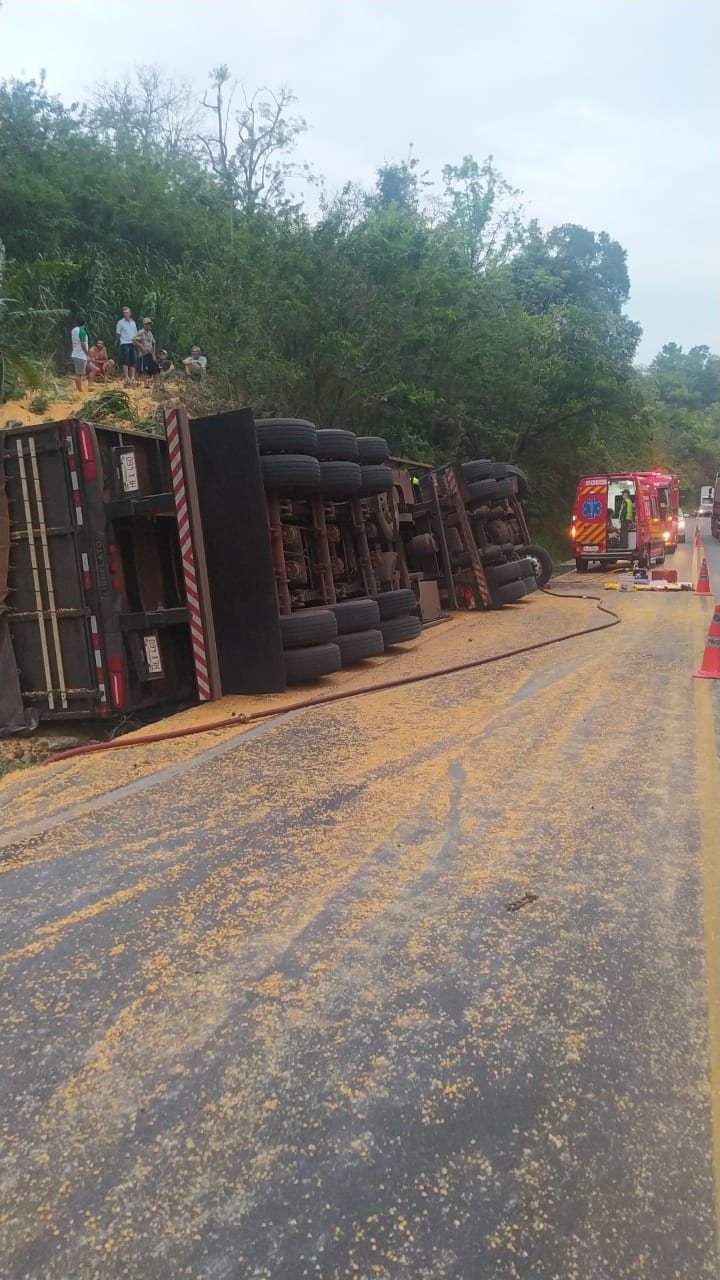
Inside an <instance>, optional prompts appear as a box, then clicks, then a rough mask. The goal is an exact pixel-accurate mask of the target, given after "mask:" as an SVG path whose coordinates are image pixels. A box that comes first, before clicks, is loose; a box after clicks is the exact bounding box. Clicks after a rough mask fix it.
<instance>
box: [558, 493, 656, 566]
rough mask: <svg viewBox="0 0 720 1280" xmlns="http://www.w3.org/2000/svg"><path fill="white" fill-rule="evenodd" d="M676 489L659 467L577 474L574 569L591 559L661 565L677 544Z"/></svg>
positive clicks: (605, 562) (602, 561)
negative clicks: (591, 474) (656, 468)
mask: <svg viewBox="0 0 720 1280" xmlns="http://www.w3.org/2000/svg"><path fill="white" fill-rule="evenodd" d="M679 500H680V492H679V485H678V480H677V477H676V476H672V475H669V474H668V473H666V472H662V471H645V472H641V471H632V472H618V473H615V474H611V475H593V476H583V478H582V479H581V480H580V482H579V483H578V487H577V492H576V494H575V506H574V508H573V522H572V529H571V531H570V536H571V539H572V547H573V555H574V557H575V564H576V567H577V569H578V572H579V573H586V572H587V570H588V568H589V566H590V564H591V562H593V561H594V562H597V563H600V564H614V563H615V562H617V561H627V562H628V563H629V564H638V565H640V566H641V567H649V566H650V565H651V564H653V563H656V564H662V563H663V561H664V559H665V555H666V553H668V554H673V553H674V552H675V550H676V548H677V533H678V509H679Z"/></svg>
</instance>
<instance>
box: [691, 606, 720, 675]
mask: <svg viewBox="0 0 720 1280" xmlns="http://www.w3.org/2000/svg"><path fill="white" fill-rule="evenodd" d="M695 677H696V679H700V680H720V605H717V604H716V605H715V611H714V613H713V616H712V622H711V623H710V626H709V628H708V633H707V639H706V641H705V651H704V653H703V658H702V662H701V664H700V666H699V667H698V669H697V671H696V672H695Z"/></svg>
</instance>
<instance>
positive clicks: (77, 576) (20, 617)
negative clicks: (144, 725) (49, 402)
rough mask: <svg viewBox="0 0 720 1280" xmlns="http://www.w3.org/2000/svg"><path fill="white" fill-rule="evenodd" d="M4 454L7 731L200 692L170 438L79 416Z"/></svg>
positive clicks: (16, 441)
mask: <svg viewBox="0 0 720 1280" xmlns="http://www.w3.org/2000/svg"><path fill="white" fill-rule="evenodd" d="M0 464H1V465H0V475H1V477H2V481H1V484H2V488H1V491H0V495H1V496H0V531H1V532H0V541H2V543H3V553H2V557H1V558H0V575H1V576H0V610H1V611H2V612H1V613H0V619H1V620H0V631H1V634H2V646H1V648H0V654H1V655H2V656H1V663H2V665H1V667H0V688H2V690H3V691H4V693H5V698H4V701H8V702H10V701H11V700H12V703H13V706H12V708H11V707H9V706H8V707H5V706H4V705H3V711H2V714H1V715H0V732H2V731H3V730H4V731H5V732H8V731H12V729H13V728H20V727H22V726H23V725H25V724H30V725H33V724H35V723H37V722H38V720H39V719H47V718H54V717H57V718H63V719H78V718H83V717H107V716H111V715H114V716H118V715H124V714H127V713H128V712H129V711H131V710H136V709H139V708H142V707H149V706H151V705H152V704H154V703H161V702H163V701H167V700H168V699H170V698H176V697H178V696H179V697H182V696H183V695H184V696H192V692H193V685H194V680H193V670H192V660H191V652H190V644H189V638H188V629H187V610H186V606H185V599H184V592H183V587H182V577H181V573H180V562H179V556H178V550H177V536H176V522H175V512H174V500H173V495H172V488H171V485H170V482H169V472H168V465H167V449H166V446H165V442H164V441H161V440H158V439H156V438H154V437H152V436H145V435H142V436H141V435H139V434H138V433H134V432H132V433H131V432H123V431H119V430H117V429H111V428H107V427H99V426H98V427H94V426H92V425H91V424H89V423H86V422H79V421H75V420H70V419H68V420H67V421H64V422H57V423H52V424H43V425H42V426H40V425H39V426H29V427H22V428H19V427H18V428H13V429H11V430H7V431H4V432H0ZM3 597H4V598H3ZM19 706H22V708H23V711H22V714H18V708H19Z"/></svg>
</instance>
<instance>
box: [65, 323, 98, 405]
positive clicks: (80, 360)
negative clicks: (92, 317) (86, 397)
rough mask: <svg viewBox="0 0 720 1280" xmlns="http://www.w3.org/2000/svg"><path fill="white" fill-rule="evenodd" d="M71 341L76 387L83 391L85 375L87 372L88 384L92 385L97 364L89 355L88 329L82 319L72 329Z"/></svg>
mask: <svg viewBox="0 0 720 1280" xmlns="http://www.w3.org/2000/svg"><path fill="white" fill-rule="evenodd" d="M70 341H71V342H72V350H71V352H70V359H71V360H72V367H73V378H74V380H75V387H76V389H77V390H78V391H82V380H83V376H84V375H85V374H87V380H88V386H90V385H91V383H92V380H93V378H94V377H95V366H94V364H93V363H92V361H91V360H90V357H89V355H88V347H89V342H88V334H87V329H86V328H85V324H84V322H83V321H82V320H78V322H77V324H76V325H74V326H73V328H72V329H71V330H70Z"/></svg>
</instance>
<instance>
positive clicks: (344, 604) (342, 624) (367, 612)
mask: <svg viewBox="0 0 720 1280" xmlns="http://www.w3.org/2000/svg"><path fill="white" fill-rule="evenodd" d="M329 608H330V612H331V613H332V614H334V616H335V622H336V624H337V630H338V635H340V636H347V635H351V634H352V633H353V632H355V631H368V630H377V628H378V626H379V624H380V610H379V609H378V607H377V605H376V603H375V601H374V600H368V599H367V598H365V599H362V600H342V601H341V602H340V604H331V605H330V606H329Z"/></svg>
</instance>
